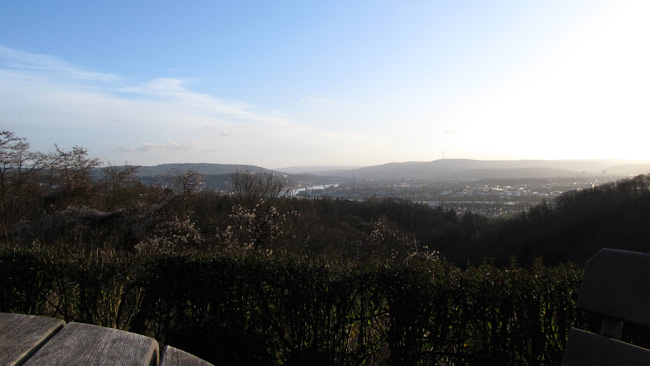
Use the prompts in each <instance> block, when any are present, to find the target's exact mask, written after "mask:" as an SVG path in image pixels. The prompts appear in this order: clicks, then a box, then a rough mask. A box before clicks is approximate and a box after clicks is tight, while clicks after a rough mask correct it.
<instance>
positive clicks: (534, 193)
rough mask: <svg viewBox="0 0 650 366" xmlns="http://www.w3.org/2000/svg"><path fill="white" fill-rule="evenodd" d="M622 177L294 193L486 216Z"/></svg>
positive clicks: (340, 187) (378, 185) (350, 186)
mask: <svg viewBox="0 0 650 366" xmlns="http://www.w3.org/2000/svg"><path fill="white" fill-rule="evenodd" d="M620 178H622V177H608V176H603V177H578V178H545V179H510V180H508V179H503V180H497V179H486V180H479V181H429V182H417V181H404V182H400V183H389V182H354V183H339V184H328V185H319V186H314V187H309V188H306V187H302V188H299V189H296V190H295V191H294V192H295V193H294V195H295V196H296V197H303V198H314V199H321V198H329V199H343V200H355V201H365V200H369V199H373V198H397V199H404V200H410V201H413V202H418V203H422V204H426V205H428V206H431V207H441V208H443V209H453V210H455V211H456V212H457V213H458V214H463V213H465V212H467V211H470V212H473V213H478V214H481V215H485V216H491V217H495V216H506V215H511V214H514V213H518V212H521V211H524V210H527V209H528V208H530V207H532V206H535V205H537V204H539V203H541V202H542V200H546V201H548V202H549V203H550V202H552V201H553V199H555V198H556V197H558V196H559V195H560V194H562V193H563V192H566V191H570V190H581V189H585V188H591V187H594V186H596V185H600V184H604V183H607V182H612V181H616V180H617V179H620Z"/></svg>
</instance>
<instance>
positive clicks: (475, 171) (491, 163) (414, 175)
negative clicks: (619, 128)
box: [314, 159, 650, 180]
mask: <svg viewBox="0 0 650 366" xmlns="http://www.w3.org/2000/svg"><path fill="white" fill-rule="evenodd" d="M647 172H650V164H647V163H639V162H629V161H619V160H470V159H444V160H434V161H429V162H420V161H411V162H401V163H388V164H382V165H375V166H369V167H363V168H359V169H352V170H337V171H324V172H320V173H318V172H315V173H314V174H327V175H338V176H343V177H347V178H352V177H355V178H357V179H366V180H400V179H417V180H438V179H467V180H478V179H486V178H495V177H499V178H541V177H545V178H559V177H561V178H566V177H571V176H582V175H593V176H600V175H603V174H608V175H616V176H630V175H636V174H641V173H647Z"/></svg>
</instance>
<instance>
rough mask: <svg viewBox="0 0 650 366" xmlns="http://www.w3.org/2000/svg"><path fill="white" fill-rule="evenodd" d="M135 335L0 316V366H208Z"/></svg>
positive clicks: (190, 356)
mask: <svg viewBox="0 0 650 366" xmlns="http://www.w3.org/2000/svg"><path fill="white" fill-rule="evenodd" d="M158 356H159V354H158V342H156V340H154V339H153V338H149V337H146V336H143V335H140V334H135V333H130V332H125V331H121V330H117V329H111V328H104V327H98V326H95V325H90V324H82V323H74V322H72V323H69V324H66V323H65V322H64V321H63V320H59V319H52V318H45V317H40V316H32V315H22V314H8V313H0V365H11V366H13V365H26V366H31V365H71V366H76V365H79V366H81V365H107V366H108V365H133V366H136V365H137V366H158V365H160V366H172V365H174V366H181V365H188V366H209V365H211V364H210V363H208V362H206V361H203V360H202V359H200V358H198V357H196V356H193V355H191V354H189V353H187V352H184V351H181V350H179V349H176V348H174V347H169V346H166V347H165V348H164V349H163V351H162V358H161V359H160V362H159V357H158Z"/></svg>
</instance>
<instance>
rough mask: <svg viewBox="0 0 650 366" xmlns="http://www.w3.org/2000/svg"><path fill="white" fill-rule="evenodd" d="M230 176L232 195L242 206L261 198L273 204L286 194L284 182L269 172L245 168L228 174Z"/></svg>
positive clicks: (256, 201)
mask: <svg viewBox="0 0 650 366" xmlns="http://www.w3.org/2000/svg"><path fill="white" fill-rule="evenodd" d="M230 178H231V179H232V191H233V195H234V196H235V199H236V200H237V201H238V202H239V204H241V205H243V206H249V207H250V206H251V205H255V204H257V203H259V202H260V201H261V200H264V202H266V203H267V204H271V205H273V204H275V203H277V202H278V201H279V200H281V199H282V198H284V197H286V196H288V191H287V190H286V189H285V188H284V183H283V182H282V181H281V180H280V179H278V178H276V177H275V176H274V175H273V174H271V173H267V172H263V171H259V172H253V171H251V170H249V169H246V170H242V171H237V172H235V173H232V174H230Z"/></svg>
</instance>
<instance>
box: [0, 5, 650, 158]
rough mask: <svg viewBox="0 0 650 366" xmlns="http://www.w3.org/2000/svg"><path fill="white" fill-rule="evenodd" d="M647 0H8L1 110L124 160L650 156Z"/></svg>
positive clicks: (21, 129)
mask: <svg viewBox="0 0 650 366" xmlns="http://www.w3.org/2000/svg"><path fill="white" fill-rule="evenodd" d="M649 17H650V3H648V2H645V1H640V0H639V1H616V2H611V1H586V0H579V1H572V2H561V1H549V2H510V1H497V2H480V1H465V2H453V3H451V2H450V3H443V2H431V1H414V2H409V3H404V2H398V1H385V2H374V1H359V2H352V3H350V2H342V1H335V2H326V3H321V2H299V3H287V2H272V3H269V2H261V1H249V2H236V3H220V2H211V1H197V2H191V3H175V2H166V1H162V2H137V3H132V2H126V1H114V2H110V3H92V2H91V3H89V2H82V1H76V0H71V1H64V2H57V3H40V2H30V1H21V2H3V3H0V127H1V128H3V129H7V130H11V131H13V132H15V133H16V135H18V136H22V137H25V138H27V140H28V141H29V142H30V143H31V145H32V149H33V150H38V151H43V152H46V151H52V150H53V148H54V144H55V143H56V144H58V145H59V146H61V147H63V148H71V147H72V146H74V145H79V146H84V147H86V148H88V150H89V153H90V155H92V156H97V157H99V158H101V159H102V160H103V161H106V162H110V163H111V164H113V165H121V164H123V163H124V162H128V163H129V164H133V165H156V164H163V163H174V162H191V163H231V164H249V165H258V166H262V167H268V168H275V167H300V166H312V167H318V166H371V165H380V164H385V163H389V162H406V161H433V160H438V159H441V158H442V156H443V152H444V157H445V158H446V159H456V158H459V159H477V160H536V159H539V160H583V159H589V160H633V161H638V162H647V161H650V150H648V149H647V148H646V145H647V142H646V141H645V140H646V139H647V136H648V135H649V134H650V109H649V108H648V107H647V101H648V100H650V88H648V86H649V85H650V68H648V66H647V65H650V49H648V48H647V47H644V46H643V44H645V43H647V38H648V36H650V23H649V22H647V19H648V18H649Z"/></svg>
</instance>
